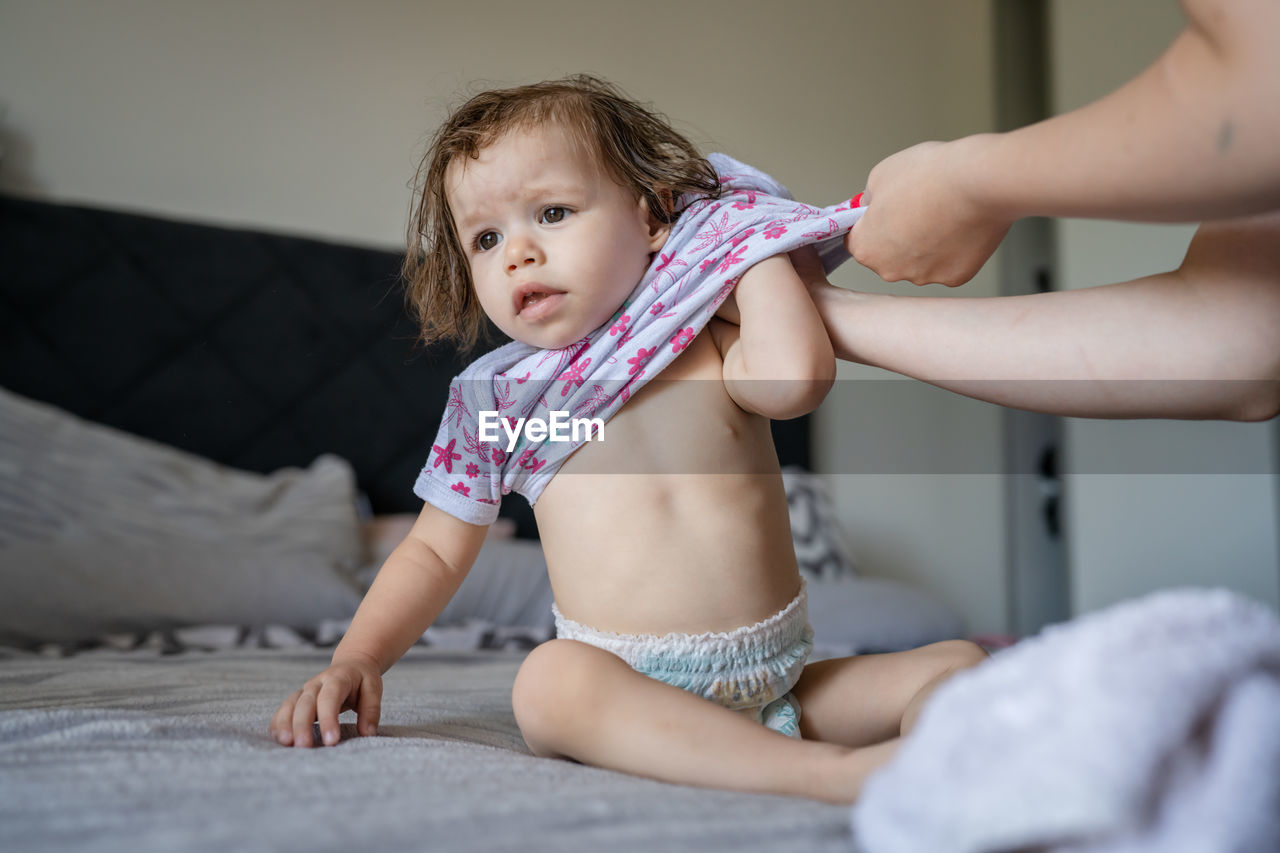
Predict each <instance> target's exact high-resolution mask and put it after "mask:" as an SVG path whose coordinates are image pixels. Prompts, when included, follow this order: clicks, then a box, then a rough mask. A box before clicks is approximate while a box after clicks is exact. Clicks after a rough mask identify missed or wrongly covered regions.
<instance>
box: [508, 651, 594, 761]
mask: <svg viewBox="0 0 1280 853" xmlns="http://www.w3.org/2000/svg"><path fill="white" fill-rule="evenodd" d="M577 645H579V644H578V643H574V642H573V641H572V640H549V641H548V642H545V643H542V644H541V645H539V646H536V647H535V648H534V649H533V651H531V652H529V654H528V656H527V657H526V658H525V659H524V663H522V664H521V665H520V670H519V671H518V672H517V673H516V680H515V684H513V685H512V687H511V709H512V711H514V712H515V717H516V724H517V725H519V726H520V734H521V735H522V736H523V737H524V739H525V743H526V744H528V746H529V749H530V750H532V751H533V754H534V755H537V756H541V757H554V756H558V755H559V754H560V753H559V752H558V751H557V750H555V749H554V748H553V747H552V746H551V744H552V743H554V742H556V741H558V740H559V730H560V729H561V728H562V727H563V726H564V725H565V724H566V723H567V722H568V721H569V718H570V716H571V714H570V713H569V710H570V709H573V708H574V707H575V705H576V703H578V702H580V700H581V698H582V697H581V696H575V695H574V693H575V689H574V685H575V684H577V683H578V682H579V681H580V678H579V674H580V672H581V668H580V667H579V666H577V665H576V662H575V660H574V658H575V657H576V656H577V654H578V650H577V649H576V648H574V647H575V646H577Z"/></svg>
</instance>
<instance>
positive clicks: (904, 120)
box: [0, 0, 1005, 630]
mask: <svg viewBox="0 0 1280 853" xmlns="http://www.w3.org/2000/svg"><path fill="white" fill-rule="evenodd" d="M990 14H991V13H990V8H989V3H988V2H987V0H960V1H959V2H957V0H899V2H894V3H883V2H873V0H862V2H850V0H801V2H795V3H747V2H741V0H714V2H711V1H710V0H697V2H689V0H680V2H670V0H660V2H649V3H621V2H592V0H573V2H567V0H544V2H541V3H536V4H531V3H525V2H511V0H490V2H487V3H482V4H467V3H447V4H446V3H434V2H424V0H367V2H361V3H351V2H336V0H270V2H249V0H223V2H217V3H213V2H195V0H42V2H39V3H35V2H27V0H0V110H3V111H4V112H3V119H2V121H3V143H4V146H5V150H4V160H3V165H2V167H0V189H3V190H5V191H8V192H18V193H23V194H28V195H35V196H40V197H45V198H50V199H56V200H65V201H75V202H85V203H90V204H96V205H103V206H110V207H118V208H126V209H133V210H138V211H144V212H153V213H159V214H165V215H172V216H174V217H179V218H186V219H193V220H199V221H206V222H216V223H228V224H234V225H247V226H254V227H261V228H267V229H273V230H278V231H283V232H290V233H300V234H307V235H318V236H322V237H328V238H333V239H336V240H341V241H354V242H358V243H364V244H369V245H374V246H387V247H395V246H398V245H399V244H400V241H401V239H402V236H401V235H402V233H403V227H404V220H405V212H406V209H407V206H408V193H407V190H406V184H407V182H408V181H409V179H410V177H411V175H412V172H413V169H414V167H415V165H416V163H417V158H418V157H419V156H420V154H421V151H422V148H423V145H424V142H425V139H426V137H427V136H428V134H429V133H430V131H431V130H432V129H433V128H434V126H435V124H436V123H437V122H438V121H439V120H440V118H441V117H442V115H443V114H444V111H445V110H446V109H447V107H448V106H449V105H451V104H454V103H456V102H457V101H458V100H459V98H461V97H462V96H464V95H465V93H466V91H467V87H468V86H469V85H471V84H473V83H475V84H477V85H485V84H509V83H516V82H526V81H530V80H535V79H541V78H545V77H552V76H558V75H561V74H565V73H570V72H576V71H590V72H594V73H597V74H600V75H602V76H605V77H608V78H610V79H612V80H614V81H615V82H617V83H618V84H620V85H621V86H622V87H623V88H625V89H626V90H628V91H629V92H630V93H631V94H632V95H634V96H636V97H638V98H640V99H642V100H648V101H652V102H653V103H655V104H657V105H658V107H659V108H660V109H661V110H662V111H663V112H665V113H666V114H667V115H669V116H671V117H672V118H673V120H674V122H675V124H676V125H677V126H678V127H679V128H681V129H683V130H685V131H686V132H688V133H689V134H690V135H691V136H692V137H693V138H694V140H695V141H696V142H698V143H699V144H701V145H702V146H703V147H704V148H705V149H706V150H723V151H726V152H728V153H731V154H733V155H735V156H737V157H739V158H740V159H743V160H745V161H747V162H750V163H753V164H754V165H757V166H759V167H760V168H762V169H764V170H766V171H768V172H771V173H773V174H774V175H776V176H777V177H778V178H779V179H781V180H782V181H783V182H785V183H787V184H788V185H789V186H790V187H791V189H792V191H793V192H794V193H795V194H796V196H797V197H800V198H803V199H805V200H808V201H814V202H820V203H832V202H835V201H838V200H840V199H842V198H847V197H848V196H849V195H851V194H852V193H854V192H856V191H858V190H859V189H860V188H861V186H862V181H863V180H864V178H865V175H866V174H867V172H868V171H869V170H870V169H871V167H872V166H873V165H874V164H875V163H876V162H878V161H879V159H880V158H881V157H883V156H885V155H887V154H889V153H892V152H893V151H895V150H897V149H899V148H902V147H905V146H907V145H910V144H913V143H915V142H918V141H921V140H924V139H934V138H940V139H945V138H953V137H956V136H960V135H964V134H967V133H972V132H976V131H982V130H988V129H990V128H991V126H992V119H993V96H992V87H991V73H992V72H991V55H990V54H991V37H990V29H991V26H990ZM835 280H836V281H837V282H838V283H842V284H845V285H853V286H857V287H861V288H864V289H890V288H889V286H887V285H884V284H883V283H881V282H880V281H879V280H878V279H877V278H876V277H875V276H874V275H871V274H870V273H868V272H866V271H862V270H855V269H853V268H852V265H849V266H848V267H846V268H845V269H843V270H841V271H840V272H839V273H838V274H837V276H836V277H835ZM901 287H902V286H901V285H898V286H894V288H893V289H901ZM965 290H966V292H967V295H983V294H990V293H994V292H995V283H994V278H993V277H992V276H989V275H987V274H986V273H984V274H983V276H981V277H980V278H979V279H978V280H977V281H975V282H973V283H972V284H970V285H968V286H967V287H966V289H965ZM842 375H844V376H846V377H847V378H850V379H851V380H856V379H861V378H868V377H869V378H870V379H873V380H880V379H885V377H884V376H883V375H880V374H878V373H877V372H875V371H870V370H858V369H853V368H849V369H847V370H846V372H845V373H844V374H842ZM864 387H865V386H864V383H863V382H860V381H850V382H844V383H841V385H840V386H839V387H838V389H837V391H836V392H835V393H834V394H833V395H832V398H831V399H830V400H829V401H828V403H827V404H825V405H824V407H823V409H822V410H821V411H820V413H819V422H818V431H819V439H818V458H819V464H820V465H821V466H822V467H823V468H824V469H825V470H827V471H832V472H846V473H845V475H843V476H839V477H837V478H836V479H835V480H834V486H835V491H836V493H837V496H838V498H839V501H840V512H841V515H842V517H843V521H844V523H845V525H846V527H847V528H848V529H849V531H850V532H851V534H852V536H853V538H854V539H855V547H856V550H857V551H858V555H859V557H860V558H861V560H862V564H863V566H864V568H865V569H866V570H867V571H868V572H870V573H873V574H880V575H891V576H898V577H904V578H908V579H911V580H914V581H917V582H919V583H921V584H924V585H927V586H930V587H932V588H933V589H935V590H936V591H938V592H939V594H941V595H942V596H943V597H944V598H946V599H947V600H948V601H950V602H952V603H953V604H955V605H956V606H957V607H959V608H960V609H961V610H962V611H963V612H964V614H965V615H966V617H967V618H968V620H969V622H970V624H971V626H972V627H974V628H975V629H979V630H999V629H1001V628H1002V627H1004V611H1005V605H1004V594H1005V593H1004V589H1003V583H1004V581H1003V573H1004V567H1003V562H1004V553H1003V530H1002V524H1003V509H1002V506H1001V497H1000V486H999V483H998V482H997V479H996V476H995V471H996V469H995V468H994V467H990V468H989V467H985V466H987V462H988V460H989V461H990V464H991V465H992V466H994V465H995V461H996V460H997V459H998V458H999V454H998V448H999V440H1000V438H999V420H998V416H997V415H996V414H995V412H994V411H993V410H987V409H984V408H981V407H967V406H963V405H959V404H958V403H957V401H956V398H949V397H947V396H946V395H943V394H941V393H940V392H939V393H937V394H930V393H925V394H924V396H922V397H920V398H918V399H917V400H916V401H915V402H913V403H911V410H910V411H908V412H905V413H904V412H902V411H897V410H886V411H881V410H879V409H878V408H871V407H869V406H868V405H867V404H866V403H865V402H864V401H865V399H866V398H867V396H868V395H867V394H865V393H864V392H863V388H864ZM922 387H923V386H922ZM873 396H874V395H873ZM905 417H909V418H911V419H912V421H913V422H914V423H915V424H917V425H919V424H941V425H945V426H943V427H942V429H945V430H946V431H948V432H952V433H955V434H957V435H959V436H962V439H961V440H960V441H959V442H958V443H953V444H952V445H949V446H948V447H947V448H945V449H944V450H943V451H941V452H943V453H945V454H947V455H950V456H954V457H957V458H958V459H960V460H961V463H960V464H959V467H961V468H963V467H965V466H968V468H967V470H978V471H982V472H986V471H991V472H992V473H991V474H989V475H988V474H984V475H980V476H962V475H950V476H939V475H935V474H931V473H929V469H926V471H925V473H924V474H923V475H912V476H906V475H903V476H897V475H891V476H874V475H853V474H848V473H847V472H853V471H863V470H866V469H865V468H864V467H863V466H861V465H860V464H859V462H858V454H864V453H866V452H868V450H867V448H868V446H871V447H872V448H873V449H874V445H870V444H869V443H870V442H874V441H883V440H885V438H884V437H885V436H888V440H889V441H891V442H896V443H897V444H898V445H899V447H898V449H899V450H900V451H903V452H906V453H908V454H912V453H915V452H916V450H917V449H919V450H922V451H923V450H929V449H930V448H932V445H933V439H932V438H931V437H930V435H929V432H928V431H927V430H925V431H918V430H917V431H916V432H915V433H913V434H912V435H911V436H910V437H906V438H904V437H902V436H903V435H904V433H903V431H902V430H901V429H900V428H899V425H900V424H901V423H902V422H903V419H904V418H905ZM973 460H977V461H976V462H974V461H973ZM956 468H957V466H956V465H941V466H939V470H955V469H956Z"/></svg>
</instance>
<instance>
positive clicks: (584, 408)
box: [573, 385, 609, 415]
mask: <svg viewBox="0 0 1280 853" xmlns="http://www.w3.org/2000/svg"><path fill="white" fill-rule="evenodd" d="M608 403H609V392H608V391H606V390H604V386H603V385H592V386H591V399H589V400H585V401H584V402H583V403H582V405H580V406H578V408H576V409H574V412H573V413H574V414H575V415H581V414H582V413H583V412H587V413H589V414H595V413H596V411H597V410H599V409H600V408H601V407H603V406H606V405H608Z"/></svg>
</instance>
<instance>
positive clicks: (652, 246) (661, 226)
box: [640, 187, 673, 252]
mask: <svg viewBox="0 0 1280 853" xmlns="http://www.w3.org/2000/svg"><path fill="white" fill-rule="evenodd" d="M657 192H658V195H659V196H660V197H661V198H662V205H663V207H664V208H666V210H665V211H658V212H656V213H655V211H653V210H651V209H650V207H649V200H648V199H646V198H644V197H643V196H642V197H641V198H640V205H641V207H643V208H644V214H645V222H646V225H647V227H648V229H649V251H651V252H656V251H658V250H659V249H661V248H662V247H663V245H664V244H665V243H666V242H667V235H669V234H670V233H671V223H670V222H664V221H663V219H664V216H663V214H665V218H672V217H671V212H670V211H671V210H672V207H673V205H672V201H671V190H670V189H668V188H666V187H662V188H660V189H659V190H658V191H657Z"/></svg>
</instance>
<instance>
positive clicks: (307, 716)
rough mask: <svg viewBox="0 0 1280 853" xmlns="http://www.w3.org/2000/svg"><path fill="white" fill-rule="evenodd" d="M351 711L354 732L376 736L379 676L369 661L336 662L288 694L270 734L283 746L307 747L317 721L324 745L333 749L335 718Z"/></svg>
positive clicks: (272, 716) (380, 677)
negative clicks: (354, 715)
mask: <svg viewBox="0 0 1280 853" xmlns="http://www.w3.org/2000/svg"><path fill="white" fill-rule="evenodd" d="M353 708H354V709H355V712H356V717H357V731H358V732H359V733H360V734H362V735H374V734H377V732H378V715H379V714H380V713H381V710H382V674H381V672H379V670H378V667H377V665H376V664H375V663H374V662H373V661H372V660H369V661H365V660H361V659H348V660H343V661H340V662H339V663H335V664H333V665H332V666H330V667H329V668H328V669H326V670H325V671H324V672H322V673H320V674H319V675H317V676H315V677H314V678H312V679H310V680H309V681H307V683H306V684H304V685H302V689H301V690H297V691H295V692H293V693H291V694H289V696H288V698H286V699H285V700H284V701H283V702H281V703H280V707H279V708H277V709H276V712H275V713H274V714H272V715H271V735H272V737H274V738H275V739H276V740H277V741H278V742H279V743H280V744H281V745H282V746H300V747H309V746H311V745H312V733H311V727H312V723H315V722H316V721H319V723H320V733H321V737H322V739H323V743H324V745H325V746H333V745H335V744H337V742H338V715H339V714H340V713H342V712H343V711H347V710H350V709H353Z"/></svg>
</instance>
